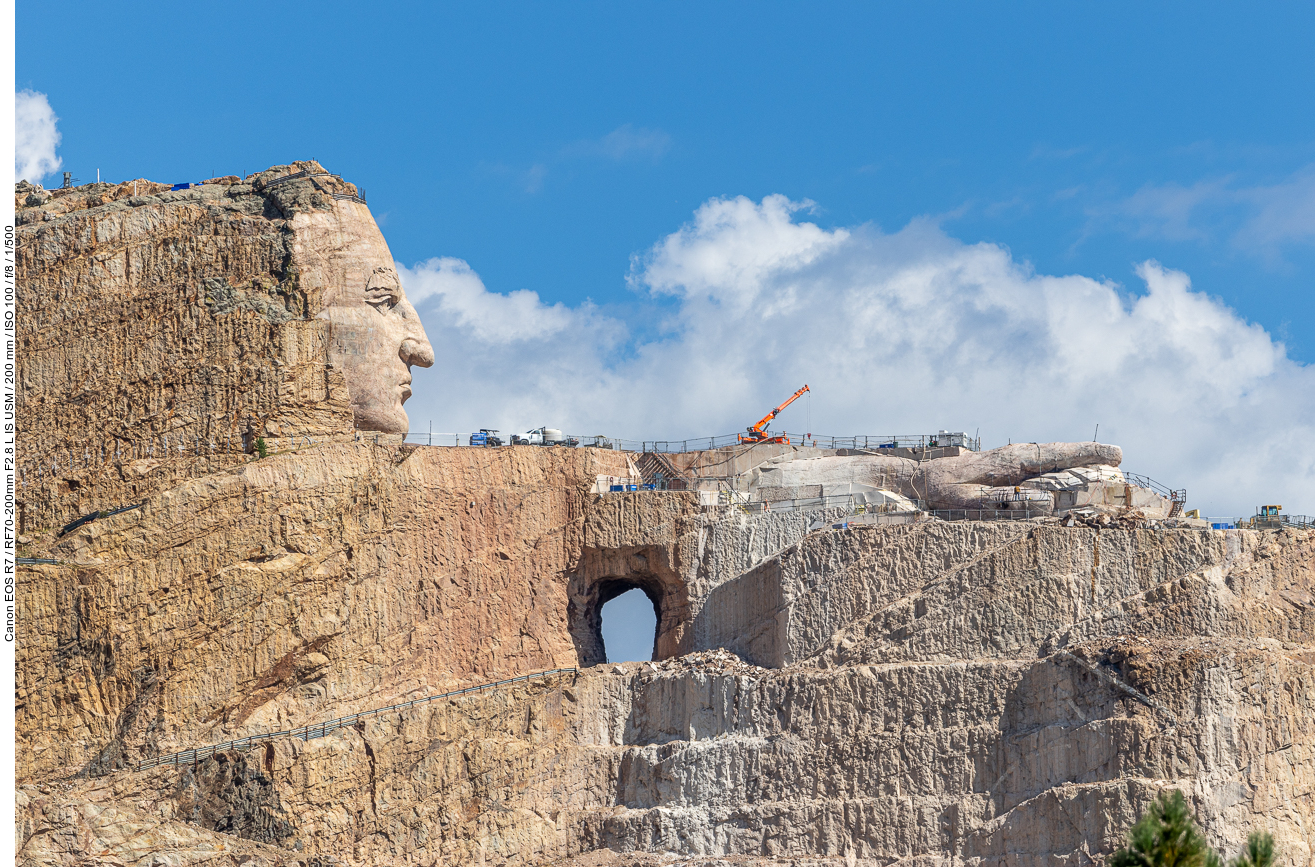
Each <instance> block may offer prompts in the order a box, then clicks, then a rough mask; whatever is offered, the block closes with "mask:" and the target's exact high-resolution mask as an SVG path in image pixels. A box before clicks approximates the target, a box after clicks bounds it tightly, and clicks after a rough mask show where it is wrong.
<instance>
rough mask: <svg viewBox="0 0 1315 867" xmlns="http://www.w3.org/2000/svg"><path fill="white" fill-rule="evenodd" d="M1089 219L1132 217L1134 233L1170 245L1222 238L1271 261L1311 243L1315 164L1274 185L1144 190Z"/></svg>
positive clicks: (1227, 183) (1228, 183) (1314, 236)
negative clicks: (1285, 251)
mask: <svg viewBox="0 0 1315 867" xmlns="http://www.w3.org/2000/svg"><path fill="white" fill-rule="evenodd" d="M1092 216H1094V217H1097V218H1107V217H1110V216H1114V217H1116V218H1121V219H1131V220H1132V222H1133V224H1134V228H1135V230H1136V231H1137V233H1138V234H1140V235H1143V236H1148V237H1162V238H1167V239H1169V240H1172V241H1211V240H1213V239H1215V238H1225V239H1227V240H1228V241H1229V243H1230V244H1231V245H1232V246H1233V248H1234V249H1236V250H1238V251H1240V252H1244V253H1250V254H1252V255H1256V256H1259V257H1261V258H1264V259H1269V260H1274V259H1277V258H1278V257H1279V256H1280V255H1281V251H1282V248H1284V247H1285V246H1288V245H1293V244H1310V243H1312V242H1315V165H1309V166H1306V167H1304V168H1302V169H1301V170H1299V171H1297V172H1295V173H1293V174H1292V175H1290V176H1289V177H1287V178H1284V179H1283V180H1281V181H1279V182H1277V183H1274V184H1259V185H1251V186H1247V185H1239V184H1236V183H1234V179H1233V178H1230V177H1224V178H1215V179H1211V180H1205V181H1200V182H1198V183H1195V184H1193V185H1191V186H1182V185H1179V184H1162V185H1159V186H1146V187H1143V188H1142V189H1140V190H1138V191H1137V192H1136V193H1135V194H1133V195H1132V196H1130V197H1128V198H1127V199H1125V200H1123V201H1122V202H1120V203H1119V204H1118V205H1117V206H1115V207H1114V208H1113V209H1110V210H1099V209H1098V210H1096V211H1093V214H1092Z"/></svg>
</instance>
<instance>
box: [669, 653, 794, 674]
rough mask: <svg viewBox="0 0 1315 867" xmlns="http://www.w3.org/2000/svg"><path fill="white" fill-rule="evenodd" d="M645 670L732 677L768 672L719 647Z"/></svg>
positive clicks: (690, 654) (688, 654)
mask: <svg viewBox="0 0 1315 867" xmlns="http://www.w3.org/2000/svg"><path fill="white" fill-rule="evenodd" d="M645 670H646V671H656V672H661V673H662V674H684V673H687V672H702V673H704V674H730V675H761V674H765V673H766V672H767V671H768V669H766V668H763V667H762V666H758V665H750V664H749V663H747V662H745V661H744V660H743V659H741V658H740V657H738V656H736V655H735V654H734V653H731V652H730V651H729V650H726V649H725V648H722V647H718V648H717V649H716V650H701V651H699V652H698V653H687V654H685V655H684V656H677V657H674V658H672V659H664V660H662V661H661V662H650V663H647V665H646V666H645Z"/></svg>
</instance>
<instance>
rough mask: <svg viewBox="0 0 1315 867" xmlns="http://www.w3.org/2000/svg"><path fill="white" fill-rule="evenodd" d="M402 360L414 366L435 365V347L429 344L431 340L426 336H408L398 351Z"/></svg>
mask: <svg viewBox="0 0 1315 867" xmlns="http://www.w3.org/2000/svg"><path fill="white" fill-rule="evenodd" d="M398 354H399V355H400V356H401V357H402V361H404V362H406V363H407V364H409V365H411V366H412V367H433V366H434V347H432V346H430V345H429V341H428V340H426V339H425V338H424V337H408V338H406V339H405V340H403V341H402V348H401V350H400V351H399V352H398Z"/></svg>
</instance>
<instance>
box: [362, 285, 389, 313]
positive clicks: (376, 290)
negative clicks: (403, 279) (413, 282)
mask: <svg viewBox="0 0 1315 867" xmlns="http://www.w3.org/2000/svg"><path fill="white" fill-rule="evenodd" d="M365 303H366V304H373V305H374V307H375V309H377V310H392V309H393V308H394V307H396V306H397V292H396V291H395V290H393V289H388V288H385V287H383V286H375V287H371V288H369V289H366V290H365Z"/></svg>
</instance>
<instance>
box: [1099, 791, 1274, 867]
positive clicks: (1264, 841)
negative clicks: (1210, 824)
mask: <svg viewBox="0 0 1315 867" xmlns="http://www.w3.org/2000/svg"><path fill="white" fill-rule="evenodd" d="M1109 863H1110V867H1223V865H1224V862H1223V859H1221V858H1220V857H1219V855H1218V854H1216V853H1215V851H1214V850H1213V849H1211V848H1210V845H1209V844H1208V843H1206V841H1205V835H1204V834H1202V833H1201V831H1200V829H1199V828H1197V826H1196V817H1195V816H1193V815H1192V811H1191V809H1189V808H1188V806H1187V799H1186V798H1184V797H1183V793H1182V792H1180V791H1178V790H1177V789H1175V790H1174V791H1172V792H1161V793H1160V795H1159V797H1157V798H1156V799H1155V800H1154V801H1152V802H1151V805H1150V807H1148V808H1147V810H1146V812H1145V813H1144V814H1142V817H1141V818H1140V819H1138V820H1137V824H1136V825H1133V826H1132V830H1131V831H1129V832H1128V845H1127V846H1125V847H1124V848H1122V849H1120V850H1119V851H1117V852H1115V853H1114V856H1113V857H1112V858H1110V862H1109ZM1276 863H1277V855H1276V851H1275V847H1274V838H1273V837H1272V836H1271V835H1270V834H1268V833H1266V832H1264V831H1253V832H1252V833H1251V835H1250V836H1249V837H1247V843H1246V848H1244V849H1243V850H1242V854H1241V855H1238V856H1237V857H1236V858H1234V859H1233V860H1232V861H1231V862H1229V867H1274V865H1275V864H1276Z"/></svg>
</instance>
